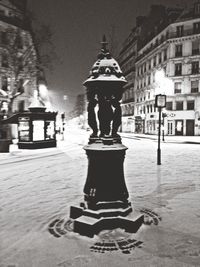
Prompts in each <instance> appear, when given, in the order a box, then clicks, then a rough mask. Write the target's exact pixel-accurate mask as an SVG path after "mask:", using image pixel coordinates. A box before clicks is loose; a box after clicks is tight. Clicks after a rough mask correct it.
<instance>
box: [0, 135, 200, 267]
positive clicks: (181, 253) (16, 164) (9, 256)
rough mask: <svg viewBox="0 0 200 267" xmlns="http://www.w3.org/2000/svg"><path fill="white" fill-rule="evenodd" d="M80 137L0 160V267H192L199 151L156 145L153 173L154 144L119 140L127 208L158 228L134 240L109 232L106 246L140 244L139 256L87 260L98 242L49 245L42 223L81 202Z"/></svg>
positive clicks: (199, 246) (196, 251)
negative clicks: (151, 217) (119, 241)
mask: <svg viewBox="0 0 200 267" xmlns="http://www.w3.org/2000/svg"><path fill="white" fill-rule="evenodd" d="M87 135H89V133H88V132H83V131H79V132H77V131H75V130H74V131H73V132H67V133H66V136H65V141H64V142H60V143H59V147H58V148H52V149H44V150H40V151H39V150H38V151H13V152H12V155H9V156H3V155H2V161H1V162H0V203H1V204H0V267H11V266H12V267H14V266H15V267H57V266H60V267H65V266H76V267H79V266H87V267H95V266H102V267H106V266H109V267H110V266H119V267H121V266H124V267H126V266H131V267H132V266H136V267H142V266H156V267H157V266H158V267H160V266H164V267H165V266H167V267H168V266H170V267H171V266H178V267H179V266H180V267H187V266H200V264H199V262H200V231H199V225H200V206H199V203H200V179H199V178H200V165H199V157H200V149H199V145H192V144H172V143H163V144H162V145H161V150H162V165H161V166H158V165H157V164H156V150H157V142H156V141H154V140H146V139H145V140H144V139H141V140H138V139H126V138H124V139H123V144H124V145H126V146H127V147H128V148H129V149H128V150H127V153H126V158H125V164H124V169H125V178H126V183H127V187H128V191H129V195H130V200H131V202H132V204H133V206H134V208H135V209H136V210H141V209H144V208H145V209H149V210H152V211H154V212H156V213H157V214H158V215H159V216H160V217H161V218H162V220H161V222H159V224H158V225H151V226H143V227H142V228H141V229H140V230H139V232H138V233H137V234H127V233H126V234H125V233H123V232H119V233H118V232H116V233H113V232H112V233H110V235H111V236H112V237H111V236H110V238H111V239H112V238H115V237H114V236H117V238H120V237H124V238H134V239H136V240H141V241H142V242H143V245H142V247H141V248H138V247H136V248H135V249H133V250H132V251H131V253H130V254H127V255H126V254H123V253H121V251H119V250H118V251H116V252H107V253H95V252H93V251H91V250H90V246H92V245H93V244H94V243H95V242H96V241H98V240H100V239H101V236H99V237H98V236H96V237H94V238H92V239H90V238H86V237H80V236H78V235H77V234H74V233H71V232H68V233H66V234H65V235H63V236H61V237H60V238H55V237H54V236H53V235H51V234H50V233H49V232H48V225H49V223H50V222H52V221H53V220H54V219H57V218H58V219H59V218H67V217H68V215H69V208H70V205H78V204H79V202H81V201H82V200H83V193H82V190H83V186H84V183H85V179H86V174H87V157H86V155H85V152H84V150H83V149H82V147H83V145H84V144H85V143H86V142H87ZM0 159H1V155H0ZM1 163H3V164H1ZM107 238H109V233H107Z"/></svg>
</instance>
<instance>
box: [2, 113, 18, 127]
mask: <svg viewBox="0 0 200 267" xmlns="http://www.w3.org/2000/svg"><path fill="white" fill-rule="evenodd" d="M19 116H20V113H16V114H13V115H12V116H10V117H9V118H7V119H4V120H2V121H1V122H2V123H3V124H18V118H19Z"/></svg>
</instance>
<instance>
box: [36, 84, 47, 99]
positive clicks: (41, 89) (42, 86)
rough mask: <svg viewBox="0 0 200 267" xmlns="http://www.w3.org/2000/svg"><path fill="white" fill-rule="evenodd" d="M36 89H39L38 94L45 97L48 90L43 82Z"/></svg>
mask: <svg viewBox="0 0 200 267" xmlns="http://www.w3.org/2000/svg"><path fill="white" fill-rule="evenodd" d="M38 90H39V95H40V96H41V97H44V98H45V97H47V95H48V90H47V87H46V85H45V84H44V83H41V84H39V86H38Z"/></svg>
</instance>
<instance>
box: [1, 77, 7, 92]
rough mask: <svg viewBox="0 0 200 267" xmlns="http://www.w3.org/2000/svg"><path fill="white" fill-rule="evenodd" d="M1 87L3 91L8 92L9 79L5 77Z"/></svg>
mask: <svg viewBox="0 0 200 267" xmlns="http://www.w3.org/2000/svg"><path fill="white" fill-rule="evenodd" d="M1 85H2V86H1V87H2V90H4V91H8V78H7V77H6V76H3V77H2V79H1Z"/></svg>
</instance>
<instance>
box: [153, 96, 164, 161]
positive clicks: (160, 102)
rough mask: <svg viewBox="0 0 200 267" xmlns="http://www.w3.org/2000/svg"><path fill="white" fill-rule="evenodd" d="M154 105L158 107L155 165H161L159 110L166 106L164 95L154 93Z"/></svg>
mask: <svg viewBox="0 0 200 267" xmlns="http://www.w3.org/2000/svg"><path fill="white" fill-rule="evenodd" d="M155 107H156V108H158V114H159V118H158V149H157V165H161V149H160V135H161V111H162V108H164V107H166V95H161V94H159V95H156V99H155Z"/></svg>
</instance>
